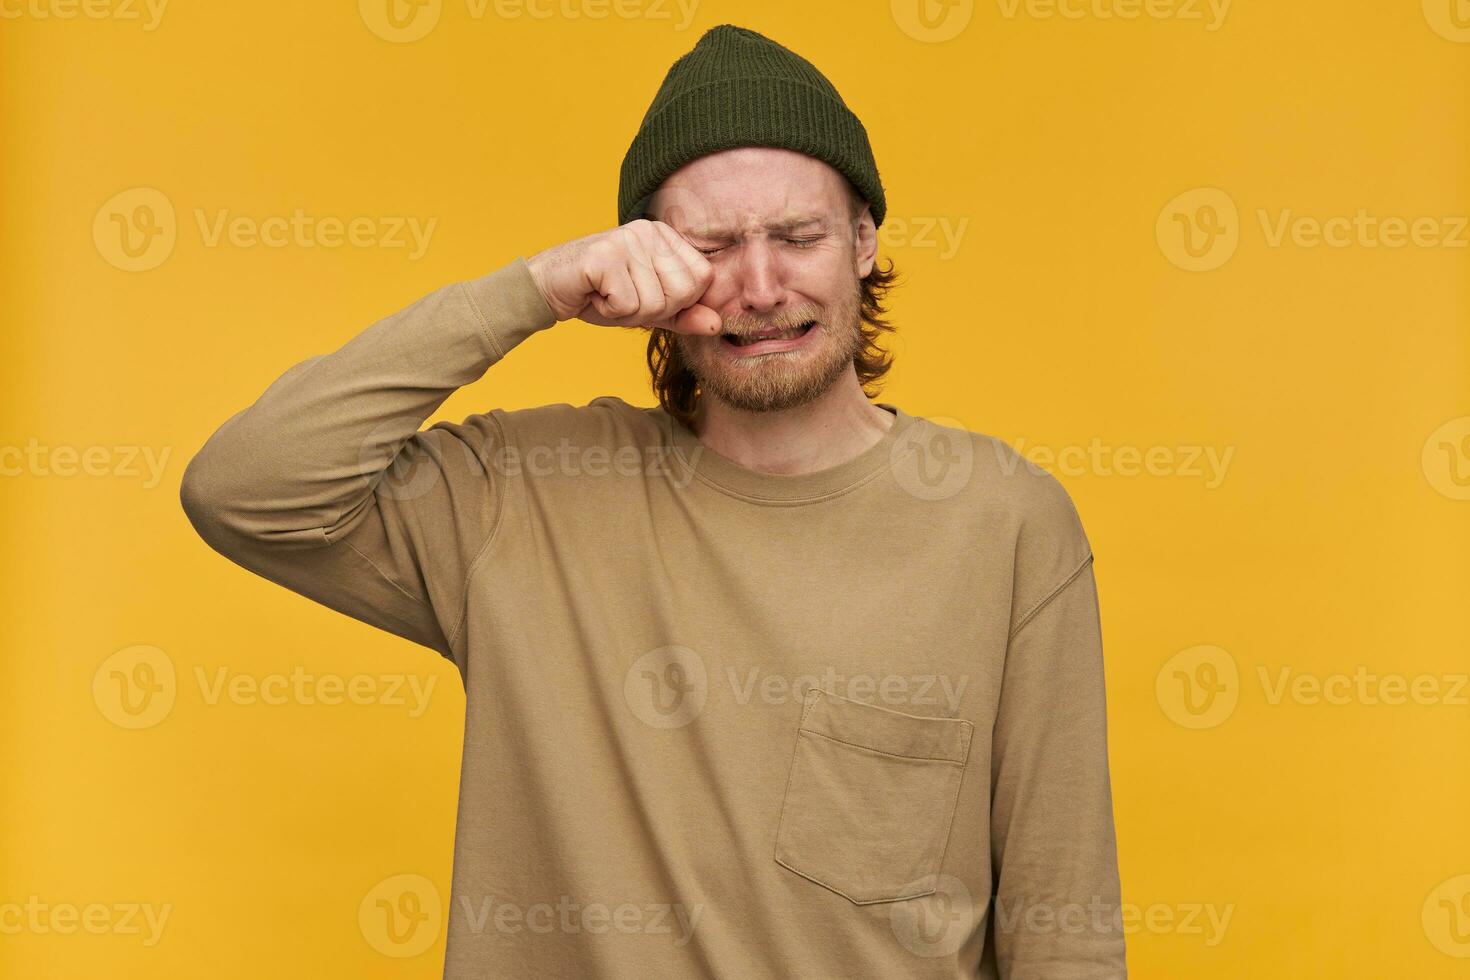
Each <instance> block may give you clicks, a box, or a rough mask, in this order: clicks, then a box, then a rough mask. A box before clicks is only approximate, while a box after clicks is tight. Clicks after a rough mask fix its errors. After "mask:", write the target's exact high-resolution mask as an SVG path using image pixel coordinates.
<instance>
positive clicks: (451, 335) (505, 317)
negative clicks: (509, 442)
mask: <svg viewBox="0 0 1470 980" xmlns="http://www.w3.org/2000/svg"><path fill="white" fill-rule="evenodd" d="M711 278H712V272H711V268H710V265H709V263H708V261H707V260H706V259H705V258H704V256H703V255H701V254H699V252H698V251H696V250H695V249H693V248H692V247H691V246H690V245H689V244H688V243H687V242H685V241H684V240H683V239H682V238H680V237H679V236H678V235H677V233H675V232H674V231H673V230H672V229H671V228H669V227H668V226H667V225H663V224H660V223H657V222H648V221H637V222H631V223H629V224H628V225H624V226H622V227H620V228H615V229H612V230H611V231H607V232H601V233H598V234H595V235H590V236H587V237H586V238H582V239H577V240H576V241H573V242H568V243H566V244H563V245H560V246H556V247H555V248H551V249H547V250H546V251H544V252H541V253H538V254H537V255H535V256H533V257H532V258H531V259H530V260H526V259H521V258H517V259H516V260H514V261H513V262H511V263H509V264H507V265H505V266H503V267H501V268H500V269H497V270H495V271H494V272H491V273H490V274H488V275H486V276H483V277H481V278H479V279H473V280H470V281H467V282H462V283H453V284H450V285H447V286H444V287H442V288H440V289H437V290H435V291H434V292H432V293H430V294H428V295H427V296H425V297H423V298H422V299H420V300H418V301H417V302H415V303H414V304H412V305H411V306H409V307H407V308H405V309H403V310H401V311H399V312H398V313H395V314H393V315H392V316H389V317H387V318H385V319H383V320H380V321H379V322H377V323H375V324H373V325H372V326H371V327H369V328H368V329H367V330H364V331H363V332H362V333H360V334H358V335H357V336H356V337H354V338H353V339H352V340H350V341H348V342H347V343H346V344H344V345H343V346H342V347H341V348H339V349H338V350H336V351H334V352H333V353H331V354H326V355H321V356H318V357H313V358H310V359H308V360H306V361H303V362H301V363H300V364H297V365H296V366H294V367H292V368H291V369H290V370H288V371H287V372H286V373H285V374H283V375H282V376H281V377H280V378H278V379H277V380H276V381H275V382H274V383H272V384H271V386H270V387H269V388H267V389H266V390H265V392H264V393H263V394H262V395H261V396H260V397H259V398H258V399H256V401H255V402H254V404H252V405H250V406H249V407H247V408H245V409H243V410H241V411H240V412H238V413H236V414H235V415H233V416H231V417H230V418H229V419H228V420H226V421H225V422H224V424H223V425H221V426H220V428H219V429H218V431H216V432H215V433H214V435H212V436H211V437H210V438H209V440H208V442H206V443H205V445H204V447H203V448H202V449H201V450H200V451H199V452H198V453H197V454H196V455H195V456H194V458H193V459H192V460H191V461H190V462H189V465H188V467H187V469H186V470H185V472H184V478H183V484H182V487H181V492H180V496H181V502H182V504H183V507H184V511H185V513H186V514H187V515H188V517H189V520H190V521H191V522H192V523H193V525H194V527H195V528H196V530H197V531H198V532H199V534H200V536H201V537H203V538H204V539H205V541H207V542H208V543H209V544H210V545H211V546H212V547H213V548H214V549H215V550H217V551H219V552H220V553H222V554H224V555H225V556H226V557H228V558H230V559H231V560H232V561H234V562H236V563H237V564H239V565H242V566H243V567H245V568H247V569H250V570H251V571H253V572H256V573H257V574H259V575H262V576H264V577H265V578H268V579H270V580H271V581H273V582H276V583H278V584H280V585H283V586H285V587H287V588H289V589H291V590H293V591H295V592H299V593H300V594H302V595H305V596H307V597H309V598H312V599H314V600H316V601H318V602H321V603H323V604H324V605H327V606H330V607H331V608H333V609H336V610H338V611H340V612H343V613H346V614H347V615H350V616H353V617H354V618H357V619H360V620H362V621H364V622H367V623H371V624H372V625H374V626H378V627H380V628H382V629H385V630H388V631H389V632H392V633H395V634H397V635H399V636H402V637H405V638H407V639H410V640H412V641H414V642H415V643H419V644H422V645H423V646H427V647H430V648H431V649H434V650H437V651H439V652H440V653H442V654H444V655H445V656H448V657H451V658H453V657H455V653H454V649H453V648H454V646H455V643H456V640H457V632H458V628H459V625H460V624H461V623H462V622H463V612H464V598H465V597H464V592H463V589H464V584H465V583H464V574H465V572H466V571H467V570H468V568H469V566H470V564H471V563H472V562H473V560H474V557H475V555H476V554H477V553H478V551H479V550H480V548H481V547H483V546H484V544H485V542H487V541H488V540H489V537H490V535H491V534H492V532H493V531H494V528H495V521H496V517H497V515H498V513H499V509H500V496H501V494H503V493H504V492H505V487H504V482H505V481H504V479H503V478H499V475H498V474H497V473H496V469H495V467H496V462H497V452H498V450H499V449H500V448H501V446H502V445H503V444H504V441H505V434H504V432H503V431H502V430H501V426H502V422H503V420H504V418H505V413H503V412H499V411H494V412H490V413H488V414H479V415H472V416H470V417H469V418H467V419H465V420H464V422H462V423H459V424H454V423H448V422H441V423H439V424H437V425H434V426H432V427H430V428H429V429H427V430H424V431H419V427H420V426H421V425H422V424H423V422H424V420H425V419H427V418H428V416H429V415H430V414H432V413H433V412H434V411H435V409H437V408H438V407H439V406H440V405H441V404H442V403H443V402H444V400H445V399H446V398H448V397H449V395H450V394H451V393H453V392H454V391H455V389H457V388H459V387H461V386H463V385H466V384H469V383H470V382H472V381H475V380H477V379H478V378H479V377H480V376H481V375H482V374H484V373H485V371H486V370H487V369H488V368H489V367H490V366H491V365H493V364H495V363H496V362H497V361H499V360H500V359H501V358H502V357H504V356H505V354H506V353H507V352H509V351H510V349H511V348H513V347H514V346H516V345H517V344H519V343H520V342H521V341H522V340H524V339H526V338H527V337H529V336H530V335H531V334H533V333H535V332H537V331H538V330H542V329H545V328H547V327H550V326H551V325H553V324H554V323H556V322H558V321H560V320H566V319H572V318H574V317H577V318H581V319H584V320H587V321H588V322H593V323H601V324H605V325H608V326H633V325H647V326H655V327H657V326H662V327H664V328H666V329H676V330H681V331H683V332H700V333H712V332H715V331H718V329H719V317H718V315H716V314H715V313H714V312H713V311H712V310H710V309H708V308H707V307H703V306H700V305H698V304H697V300H698V299H699V298H700V297H701V296H702V295H703V293H704V291H705V290H706V289H707V288H708V286H709V283H710V281H711ZM459 667H460V669H461V670H463V669H464V668H465V665H464V664H462V663H460V664H459Z"/></svg>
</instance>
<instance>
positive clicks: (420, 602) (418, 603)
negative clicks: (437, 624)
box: [322, 531, 428, 607]
mask: <svg viewBox="0 0 1470 980" xmlns="http://www.w3.org/2000/svg"><path fill="white" fill-rule="evenodd" d="M322 533H323V536H325V534H326V532H325V531H323V532H322ZM327 541H328V543H330V542H331V538H327ZM343 544H345V545H347V547H349V548H351V549H352V550H353V551H354V552H356V554H357V557H359V558H361V559H362V560H363V561H365V562H367V563H368V565H369V566H370V567H371V568H372V570H373V571H375V572H377V573H378V575H379V576H380V577H381V578H382V579H383V581H385V582H387V583H388V584H389V585H391V586H393V588H395V589H397V590H398V591H399V592H402V593H403V595H404V596H405V597H406V598H408V599H409V600H411V601H412V602H413V604H414V605H416V606H424V607H427V606H428V603H427V602H425V601H424V600H422V599H420V598H419V597H418V596H416V595H414V594H413V593H412V592H410V591H408V590H407V589H405V588H404V587H403V586H401V585H399V584H398V583H397V582H396V581H394V579H393V578H392V577H390V576H389V575H388V574H387V573H386V572H384V571H383V570H382V569H381V568H379V567H378V563H377V562H375V561H373V560H372V559H371V558H369V557H368V556H367V555H365V554H363V552H362V549H361V548H359V547H358V546H357V545H355V544H353V543H352V542H351V541H344V542H343Z"/></svg>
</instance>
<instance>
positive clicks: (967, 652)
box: [183, 25, 1125, 980]
mask: <svg viewBox="0 0 1470 980" xmlns="http://www.w3.org/2000/svg"><path fill="white" fill-rule="evenodd" d="M885 206H886V205H885V199H884V194H883V188H882V186H881V183H880V181H879V179H878V171H877V168H876V167H875V165H874V162H873V157H872V152H871V149H870V146H869V144H868V139H867V135H866V131H865V130H864V128H863V126H862V124H861V123H860V122H859V121H858V119H857V117H856V116H855V115H853V114H852V112H851V111H850V110H849V109H848V108H847V106H846V105H845V104H844V103H843V102H842V100H841V98H840V97H839V95H838V94H837V92H836V90H835V89H834V88H833V87H832V86H831V84H830V83H829V82H828V81H827V80H826V79H825V78H823V77H822V75H821V74H820V73H819V72H818V71H817V69H816V68H814V67H813V66H812V65H811V64H809V63H808V62H806V61H805V60H803V59H801V58H800V57H798V56H797V55H795V54H793V53H791V52H790V51H788V50H787V49H785V48H783V47H781V46H780V45H778V44H775V43H774V42H772V41H770V40H769V39H767V38H765V37H763V36H761V35H759V34H757V33H755V32H752V31H749V30H745V29H742V28H738V27H733V26H730V25H723V26H720V27H717V28H715V29H713V30H711V31H709V32H708V33H707V34H705V35H704V36H703V37H702V38H701V39H700V41H699V42H698V44H697V45H696V47H695V48H694V49H693V51H691V52H689V53H688V54H686V55H685V56H684V57H682V58H680V59H679V60H678V61H677V62H676V63H675V64H674V66H673V67H672V68H671V70H670V71H669V73H668V76H667V78H666V80H665V82H664V85H663V86H662V88H661V89H660V91H659V93H658V95H657V97H656V98H655V100H654V102H653V105H652V106H651V107H650V109H649V112H648V114H647V115H646V116H645V118H644V120H643V124H642V127H641V129H640V131H639V133H638V135H637V137H636V138H635V139H634V141H633V143H632V146H631V147H630V148H629V151H628V154H627V157H626V159H625V161H624V165H623V172H622V183H621V187H620V191H619V219H620V222H619V226H618V227H617V228H615V229H613V230H610V231H607V232H603V233H600V234H595V235H591V236H589V237H586V238H582V239H578V240H576V241H572V242H568V243H565V244H562V245H559V246H556V247H553V248H550V249H547V250H545V251H542V252H539V253H537V254H535V255H533V256H532V257H531V258H530V259H529V260H525V259H520V258H517V259H516V260H515V261H513V262H510V263H509V264H507V265H504V266H503V267H501V268H500V269H497V270H495V271H493V272H491V273H489V274H488V275H485V276H484V277H482V278H479V279H474V280H471V281H468V282H464V283H455V284H451V285H448V286H445V287H443V288H441V289H438V290H436V291H435V292H432V293H430V294H429V295H427V296H426V297H424V298H423V299H421V300H419V301H418V302H416V303H414V304H413V305H411V306H409V307H408V308H407V309H404V310H402V311H401V312H399V313H397V314H394V315H393V316H390V317H388V318H386V319H384V320H382V321H380V322H378V323H377V324H375V325H373V326H372V327H370V328H368V329H367V330H366V331H364V332H363V333H361V334H360V335H358V336H357V337H355V338H354V339H352V340H351V341H349V342H348V343H347V344H345V345H344V346H342V347H341V348H340V349H339V350H337V351H336V352H334V353H332V354H328V355H325V356H320V357H314V358H311V359H310V360H307V361H305V362H303V363H301V364H299V365H297V366H295V367H293V368H291V369H290V370H288V371H287V372H286V373H285V374H284V375H282V376H281V377H280V378H279V379H278V380H277V381H276V382H275V383H273V384H272V385H271V386H270V387H269V388H268V389H266V391H265V392H264V394H262V395H261V396H260V398H259V399H258V400H257V401H256V402H255V403H254V404H253V405H251V406H250V407H248V408H246V409H245V410H243V411H241V412H240V413H238V414H236V415H235V416H233V417H232V418H230V419H229V420H227V421H226V422H225V423H224V425H222V426H221V427H220V429H219V431H218V432H216V433H215V434H214V435H213V436H212V437H211V438H210V440H209V442H208V443H207V444H206V445H205V447H204V448H203V449H202V450H201V451H200V452H199V454H198V455H197V456H196V457H195V458H194V459H193V460H192V462H191V463H190V465H189V468H188V471H187V473H186V474H185V477H184V484H183V503H184V507H185V510H186V511H187V513H188V515H189V517H190V519H191V520H192V521H193V523H194V525H195V527H196V528H197V529H198V530H199V533H200V534H201V535H202V536H203V537H204V538H205V540H207V541H208V542H209V543H210V544H211V545H212V546H213V547H214V548H216V549H217V550H219V551H220V552H222V553H223V554H225V555H227V556H229V557H230V558H231V559H233V560H234V561H236V562H238V563H239V564H241V565H243V566H245V567H246V568H249V569H251V570H253V571H255V572H257V573H259V574H261V575H264V576H266V577H268V578H270V579H272V580H274V581H276V582H279V583H281V584H282V585H285V586H287V587H288V588H291V589H294V590H296V591H298V592H300V593H302V594H303V595H306V596H309V597H311V598H313V599H315V600H317V601H319V602H322V603H324V604H326V605H328V606H331V607H332V608H334V609H337V610H340V611H342V612H344V613H347V614H348V615H351V616H354V617H357V618H359V619H361V620H364V621H366V622H368V623H372V624H374V625H376V626H379V627H381V628H383V629H386V630H391V631H392V632H394V633H396V634H398V635H400V636H403V637H406V638H408V639H410V640H413V641H415V642H416V643H419V644H422V645H423V646H426V647H430V648H432V649H434V650H437V651H438V652H439V653H441V654H442V655H444V656H445V657H448V658H450V659H451V660H452V661H453V662H454V664H455V665H456V667H458V669H459V672H460V674H461V676H462V677H463V680H464V685H465V692H466V701H467V718H466V724H465V736H464V747H463V752H464V755H463V760H464V761H463V777H462V786H461V795H460V805H459V818H458V828H457V837H456V843H455V862H454V876H453V883H452V889H451V895H450V902H449V911H448V919H449V924H448V945H447V962H446V968H445V975H446V976H448V977H453V978H469V977H517V978H519V977H589V978H645V977H679V978H685V977H722V978H741V980H743V978H764V977H771V978H776V977H801V978H824V980H825V978H835V977H885V978H886V977H928V978H957V977H974V976H985V977H1009V978H1016V980H1019V978H1038V980H1039V978H1045V980H1064V978H1081V977H1087V978H1104V977H1107V978H1114V977H1123V976H1124V975H1125V967H1124V956H1123V939H1122V930H1121V922H1120V918H1119V915H1118V902H1119V884H1118V874H1117V866H1116V858H1115V843H1114V832H1113V822H1112V804H1111V797H1110V789H1109V780H1108V765H1107V747H1106V719H1105V710H1104V685H1103V671H1102V655H1101V640H1100V634H1099V623H1098V608H1097V595H1096V591H1095V586H1094V579H1093V574H1092V567H1091V562H1092V554H1091V550H1090V548H1089V545H1088V542H1087V539H1086V536H1085V535H1084V533H1083V530H1082V527H1081V525H1080V523H1079V521H1078V518H1077V514H1076V512H1075V510H1074V509H1073V507H1072V504H1071V501H1070V499H1069V498H1068V497H1067V495H1066V493H1065V492H1064V491H1063V490H1062V488H1061V487H1060V485H1059V484H1058V483H1057V482H1056V481H1055V480H1053V479H1052V478H1051V477H1049V476H1047V475H1045V474H1042V473H1040V472H1037V471H1034V470H1033V469H1031V468H1030V467H1028V466H1026V465H1024V463H1023V462H1022V461H1021V460H1020V459H1019V457H1018V456H1017V455H1016V454H1015V453H1014V452H1013V451H1011V450H1010V449H1008V448H1005V447H1003V446H1001V445H1000V444H999V443H998V442H996V441H995V440H993V439H991V438H990V437H987V436H983V435H979V434H976V433H970V432H966V431H964V430H961V429H957V428H952V427H945V426H940V425H937V424H935V423H932V422H929V421H927V420H924V419H921V418H917V417H914V416H911V415H909V414H907V413H905V412H904V411H903V410H902V409H900V408H898V407H897V406H895V405H892V404H888V403H882V402H879V403H874V402H872V401H870V398H869V394H868V393H867V392H866V391H865V389H864V385H865V384H867V385H868V386H869V387H872V386H874V385H875V384H876V382H877V380H878V379H880V378H881V377H882V374H883V372H884V371H885V370H886V368H887V357H886V355H884V354H883V352H882V350H881V349H880V348H879V347H878V346H877V344H876V340H877V338H878V336H879V334H880V333H881V331H882V330H883V329H885V328H886V323H885V321H883V320H882V319H881V317H880V316H878V314H879V313H881V312H883V311H882V307H881V305H880V303H879V302H878V301H879V299H880V298H881V292H882V290H883V289H884V288H886V286H887V285H888V284H889V282H890V281H891V279H890V278H889V276H888V273H886V272H883V271H875V255H876V251H877V247H876V240H877V239H876V231H877V228H878V227H879V226H880V225H881V223H882V220H883V216H884V211H885ZM571 319H581V320H584V321H586V322H589V323H594V324H601V325H607V326H620V327H631V326H637V327H644V328H648V329H650V331H651V335H650V348H649V362H650V365H651V367H652V369H653V374H654V382H655V389H656V391H657V393H658V396H659V406H658V407H656V408H639V407H634V406H631V405H628V404H627V403H625V402H623V401H621V400H620V399H617V398H612V397H603V398H597V399H595V400H593V401H592V402H590V403H589V404H587V405H584V406H571V405H567V404H553V405H546V406H542V407H539V408H530V409H523V410H517V411H506V410H501V409H496V410H492V411H489V412H487V413H483V414H475V415H471V416H470V417H468V418H466V419H465V420H464V421H463V422H461V423H458V424H454V423H449V422H441V423H439V424H436V425H433V426H431V427H429V428H428V429H426V430H423V431H420V426H421V424H422V423H423V422H424V421H425V419H426V418H427V417H428V416H429V415H430V414H431V413H432V412H433V411H434V410H435V409H436V408H437V407H438V406H439V405H440V404H441V403H442V402H443V400H444V399H445V398H446V397H448V395H449V394H450V393H451V392H453V391H454V390H455V389H457V388H459V387H461V386H462V385H466V384H469V383H470V382H473V381H475V380H477V379H478V378H480V376H481V375H482V374H483V373H484V372H485V371H486V370H487V369H488V368H489V367H490V366H492V365H494V364H496V363H497V362H499V361H500V360H501V359H502V358H504V357H505V356H506V355H507V354H508V353H509V352H510V350H511V349H512V348H514V347H515V346H516V345H518V344H520V343H521V342H522V341H524V340H526V339H527V338H528V337H530V336H531V335H533V334H535V333H537V332H538V331H541V330H545V329H548V328H550V327H552V326H553V325H554V324H555V323H558V322H561V321H565V320H571ZM507 910H509V911H507ZM531 910H541V911H542V912H543V913H545V914H543V915H541V916H540V917H539V918H537V919H533V917H532V915H531Z"/></svg>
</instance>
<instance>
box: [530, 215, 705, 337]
mask: <svg viewBox="0 0 1470 980" xmlns="http://www.w3.org/2000/svg"><path fill="white" fill-rule="evenodd" d="M526 264H527V265H528V266H530V269H531V276H532V278H534V279H535V280H536V286H537V287H538V288H539V289H540V290H541V295H542V296H543V297H545V299H546V302H547V305H549V306H550V307H551V309H552V311H553V312H555V313H556V318H557V320H572V319H577V320H585V321H586V322H587V323H595V324H598V325H599V326H604V327H661V328H663V329H665V330H674V331H677V332H678V333H687V334H703V335H714V334H718V333H719V332H720V327H721V320H720V315H719V313H717V312H715V310H713V309H711V308H710V307H708V306H702V305H701V304H700V303H699V300H700V298H701V297H702V296H704V292H705V290H707V289H708V288H709V285H710V283H711V282H712V281H713V280H714V275H715V274H714V268H713V267H712V266H711V265H710V262H709V260H708V259H706V258H705V257H704V256H703V255H701V254H700V252H699V250H698V249H696V248H695V247H694V246H693V245H690V244H689V243H688V242H687V241H685V240H684V238H683V236H682V235H680V234H679V233H678V232H677V231H675V230H674V229H673V228H672V227H670V226H669V225H667V224H665V223H664V222H662V221H648V220H646V219H642V218H640V219H638V220H637V221H630V222H628V223H627V224H625V225H621V226H619V227H617V228H614V229H612V230H611V231H603V232H598V233H597V234H595V235H588V236H587V237H586V238H578V239H576V240H575V241H570V242H566V243H565V244H562V245H557V246H555V247H554V248H549V249H546V250H545V251H543V252H538V253H536V254H535V255H533V256H531V257H530V258H529V259H527V260H526Z"/></svg>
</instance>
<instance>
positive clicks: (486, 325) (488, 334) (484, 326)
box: [459, 282, 505, 361]
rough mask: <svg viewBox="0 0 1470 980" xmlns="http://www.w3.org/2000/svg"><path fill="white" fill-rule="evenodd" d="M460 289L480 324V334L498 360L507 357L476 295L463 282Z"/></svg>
mask: <svg viewBox="0 0 1470 980" xmlns="http://www.w3.org/2000/svg"><path fill="white" fill-rule="evenodd" d="M459 291H460V292H461V293H463V294H464V298H465V302H466V303H468V304H469V306H470V312H471V313H473V314H474V315H475V322H476V323H478V324H479V325H480V335H481V336H482V337H484V338H485V341H486V342H487V343H488V344H489V345H490V349H491V350H492V351H494V352H495V359H496V360H497V361H498V360H500V359H501V358H503V357H505V351H503V350H501V349H500V344H499V342H497V341H496V339H495V334H494V332H493V331H492V330H491V329H490V320H489V318H488V317H486V316H485V314H484V313H483V312H482V311H481V310H480V307H479V306H478V305H477V304H476V303H475V297H474V295H473V294H471V293H470V289H469V287H468V286H467V285H465V284H464V283H463V282H461V283H460V284H459Z"/></svg>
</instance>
